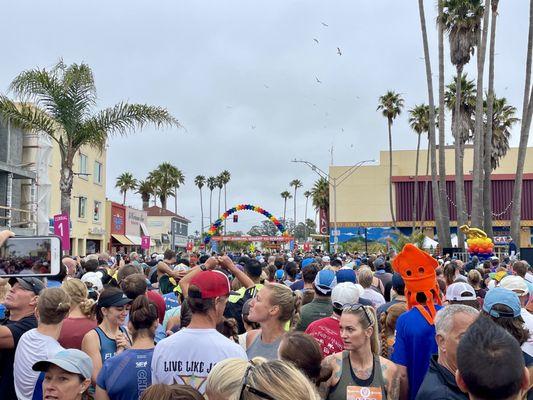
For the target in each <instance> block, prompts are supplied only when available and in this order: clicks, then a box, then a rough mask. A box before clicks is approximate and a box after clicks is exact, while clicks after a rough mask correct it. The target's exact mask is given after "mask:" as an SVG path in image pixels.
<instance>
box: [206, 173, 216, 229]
mask: <svg viewBox="0 0 533 400" xmlns="http://www.w3.org/2000/svg"><path fill="white" fill-rule="evenodd" d="M216 187H217V178H215V177H214V176H210V177H209V178H207V188H208V189H209V225H212V224H213V217H212V210H213V206H212V204H213V190H215V188H216Z"/></svg>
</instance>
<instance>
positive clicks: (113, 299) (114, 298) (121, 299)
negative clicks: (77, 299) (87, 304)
mask: <svg viewBox="0 0 533 400" xmlns="http://www.w3.org/2000/svg"><path fill="white" fill-rule="evenodd" d="M105 293H106V292H102V294H100V297H98V303H97V304H98V306H99V307H122V306H124V305H126V304H129V303H131V302H132V300H131V299H130V298H128V296H126V294H125V293H124V292H122V290H121V291H119V292H116V293H113V294H111V295H107V296H106V295H105Z"/></svg>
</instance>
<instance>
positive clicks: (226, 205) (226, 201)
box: [224, 184, 228, 235]
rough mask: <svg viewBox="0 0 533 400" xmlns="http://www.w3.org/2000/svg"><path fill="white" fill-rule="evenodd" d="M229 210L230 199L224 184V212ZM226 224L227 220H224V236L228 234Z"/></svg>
mask: <svg viewBox="0 0 533 400" xmlns="http://www.w3.org/2000/svg"><path fill="white" fill-rule="evenodd" d="M227 209H228V197H227V193H226V184H224V211H226V210H227ZM226 222H227V219H225V220H224V235H225V234H226Z"/></svg>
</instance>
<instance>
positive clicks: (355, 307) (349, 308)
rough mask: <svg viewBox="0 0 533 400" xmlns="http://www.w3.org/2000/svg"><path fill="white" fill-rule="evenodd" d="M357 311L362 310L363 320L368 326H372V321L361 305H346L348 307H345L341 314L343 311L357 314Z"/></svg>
mask: <svg viewBox="0 0 533 400" xmlns="http://www.w3.org/2000/svg"><path fill="white" fill-rule="evenodd" d="M359 310H363V313H364V314H365V318H366V320H367V321H368V326H372V325H373V322H372V319H371V318H370V315H368V312H367V311H366V308H365V307H364V306H363V305H362V304H348V305H345V306H344V307H343V308H342V311H343V312H344V311H355V312H357V311H359Z"/></svg>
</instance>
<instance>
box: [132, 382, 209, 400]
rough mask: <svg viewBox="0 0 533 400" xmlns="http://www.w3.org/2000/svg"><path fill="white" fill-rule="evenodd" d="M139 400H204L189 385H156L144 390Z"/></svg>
mask: <svg viewBox="0 0 533 400" xmlns="http://www.w3.org/2000/svg"><path fill="white" fill-rule="evenodd" d="M140 400H204V396H202V395H201V394H200V392H198V390H196V389H194V388H192V387H191V386H189V385H177V384H174V385H163V384H157V385H152V386H150V387H149V388H148V389H146V390H145V391H144V392H143V394H142V396H141V398H140Z"/></svg>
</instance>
